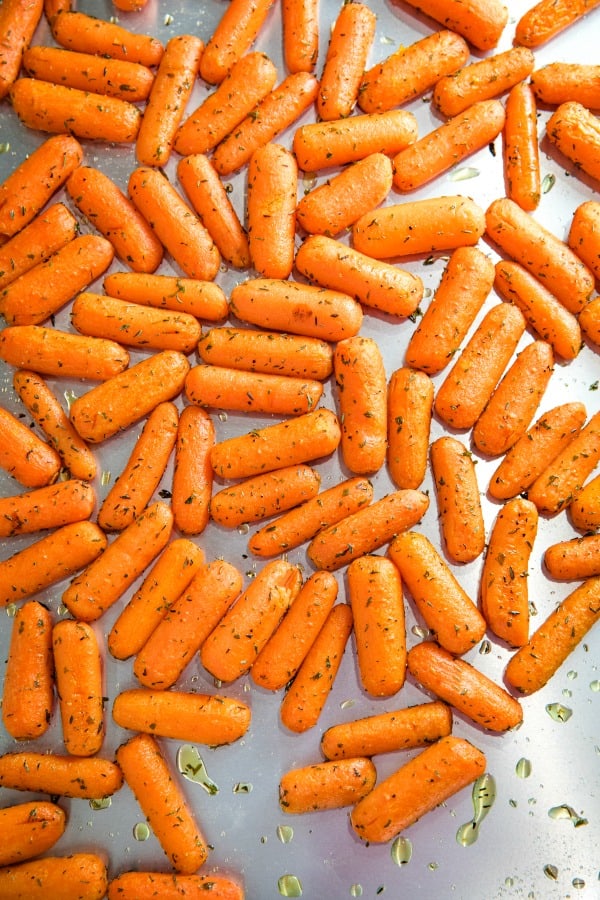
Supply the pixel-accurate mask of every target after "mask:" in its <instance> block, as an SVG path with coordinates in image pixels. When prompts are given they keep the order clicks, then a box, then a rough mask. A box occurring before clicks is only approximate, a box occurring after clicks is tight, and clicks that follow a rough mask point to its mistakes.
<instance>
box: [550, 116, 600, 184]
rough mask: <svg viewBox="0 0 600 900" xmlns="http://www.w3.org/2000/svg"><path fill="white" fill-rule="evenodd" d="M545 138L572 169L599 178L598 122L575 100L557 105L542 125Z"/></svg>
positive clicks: (596, 118)
mask: <svg viewBox="0 0 600 900" xmlns="http://www.w3.org/2000/svg"><path fill="white" fill-rule="evenodd" d="M546 134H547V135H548V139H549V140H550V142H551V143H552V144H554V146H555V147H556V148H557V149H558V150H559V151H560V153H561V154H562V155H563V156H566V157H567V159H569V160H570V161H571V162H572V163H573V164H574V167H575V172H576V174H579V173H581V172H584V173H585V174H586V175H589V176H590V177H591V178H593V179H595V180H596V181H597V180H598V179H600V161H599V160H600V122H599V121H598V117H597V116H595V115H594V114H593V113H592V112H590V110H589V109H588V108H587V107H585V106H584V105H583V104H582V103H579V102H578V101H577V100H568V101H567V102H566V103H561V104H560V106H559V107H558V108H557V109H556V110H555V111H554V112H553V113H552V115H551V116H550V118H549V119H548V121H547V122H546Z"/></svg>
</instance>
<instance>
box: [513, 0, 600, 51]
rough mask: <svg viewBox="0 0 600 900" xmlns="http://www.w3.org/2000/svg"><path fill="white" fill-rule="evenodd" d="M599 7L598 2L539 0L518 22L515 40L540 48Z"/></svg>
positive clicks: (587, 0) (592, 0) (591, 0)
mask: <svg viewBox="0 0 600 900" xmlns="http://www.w3.org/2000/svg"><path fill="white" fill-rule="evenodd" d="M597 5H598V0H539V2H538V3H536V4H535V5H534V6H531V7H530V8H529V9H528V10H527V11H526V12H525V13H523V15H522V16H521V18H520V19H519V20H518V22H517V24H516V26H515V39H516V41H517V43H519V44H523V45H524V46H525V47H533V48H534V49H535V48H536V47H539V46H540V45H541V44H545V43H546V41H549V40H551V39H552V38H553V37H555V36H556V35H557V34H560V33H561V31H564V29H565V28H568V27H569V25H572V24H573V23H574V22H577V21H578V20H579V19H581V18H582V16H584V15H585V14H586V13H588V12H589V11H590V10H592V9H594V8H595V7H596V6H597Z"/></svg>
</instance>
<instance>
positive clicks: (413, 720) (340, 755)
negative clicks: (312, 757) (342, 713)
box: [321, 700, 452, 759]
mask: <svg viewBox="0 0 600 900" xmlns="http://www.w3.org/2000/svg"><path fill="white" fill-rule="evenodd" d="M451 731H452V713H451V712H450V708H449V707H448V706H446V704H445V703H442V702H441V701H440V700H432V701H431V702H428V703H419V704H417V705H416V706H409V707H407V708H406V709H397V710H394V711H393V712H383V713H377V714H374V715H370V716H366V717H365V718H362V719H354V720H353V721H350V722H342V723H340V724H339V725H331V726H330V727H329V728H328V729H327V731H324V732H323V734H322V736H321V750H322V752H323V755H324V756H325V757H326V759H349V758H352V757H353V756H378V755H379V754H380V753H393V752H394V751H396V750H410V749H412V748H413V747H424V746H426V745H427V744H432V743H433V742H434V741H437V740H439V738H441V737H445V736H446V735H447V734H450V732H451Z"/></svg>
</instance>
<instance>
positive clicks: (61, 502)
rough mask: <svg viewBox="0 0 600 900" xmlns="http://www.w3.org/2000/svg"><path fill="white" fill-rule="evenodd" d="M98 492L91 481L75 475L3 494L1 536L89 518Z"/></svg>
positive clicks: (30, 531) (0, 504) (26, 532)
mask: <svg viewBox="0 0 600 900" xmlns="http://www.w3.org/2000/svg"><path fill="white" fill-rule="evenodd" d="M95 502H96V494H95V491H94V488H93V487H92V486H91V484H90V483H89V482H88V481H80V480H79V479H77V478H71V479H69V480H68V481H60V482H58V483H57V484H51V485H48V486H47V487H41V488H34V489H33V490H31V491H26V492H25V493H22V494H15V495H13V496H12V497H2V498H0V537H12V536H13V535H15V534H33V533H34V532H36V531H45V530H46V529H47V528H60V526H61V525H69V524H70V523H71V522H81V521H83V519H87V518H89V516H91V514H92V511H93V509H94V504H95Z"/></svg>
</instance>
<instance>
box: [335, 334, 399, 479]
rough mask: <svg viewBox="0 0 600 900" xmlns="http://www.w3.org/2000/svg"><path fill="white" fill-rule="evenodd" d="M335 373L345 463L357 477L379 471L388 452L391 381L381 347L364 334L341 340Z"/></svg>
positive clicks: (337, 347) (338, 346) (337, 351)
mask: <svg viewBox="0 0 600 900" xmlns="http://www.w3.org/2000/svg"><path fill="white" fill-rule="evenodd" d="M333 374H334V379H335V384H336V387H337V403H338V406H339V417H340V424H341V429H342V438H341V443H340V448H341V451H342V458H343V461H344V464H345V466H346V468H347V469H349V471H350V472H352V473H353V474H355V475H367V474H369V473H373V472H377V471H379V469H380V468H381V467H382V465H383V464H384V462H385V458H386V453H387V380H386V374H385V366H384V362H383V357H382V354H381V350H380V349H379V346H378V344H377V343H376V342H375V340H374V339H373V338H369V337H362V336H360V335H356V336H355V337H351V338H345V339H344V340H342V341H339V342H338V344H337V345H336V347H335V350H334V353H333Z"/></svg>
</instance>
